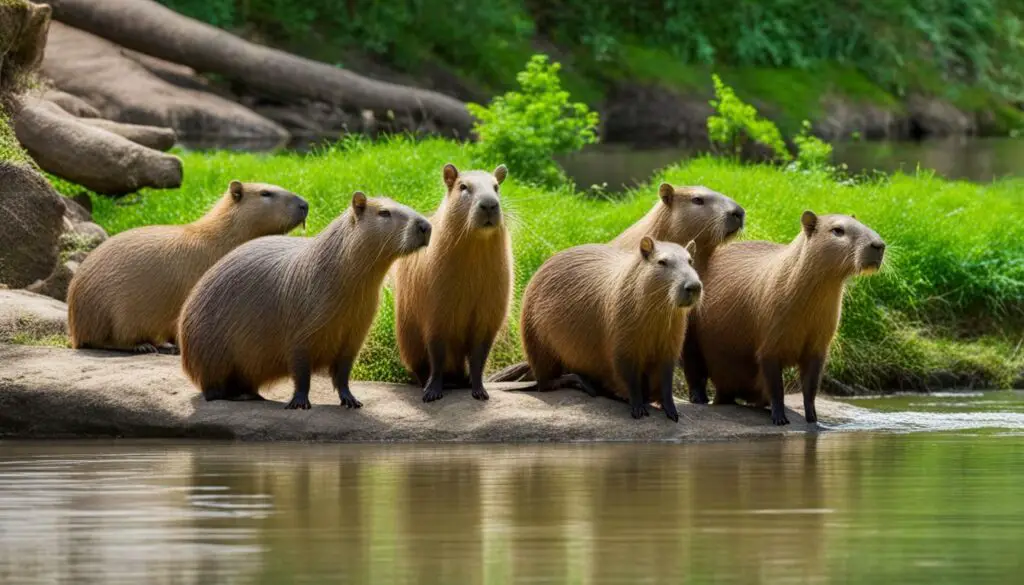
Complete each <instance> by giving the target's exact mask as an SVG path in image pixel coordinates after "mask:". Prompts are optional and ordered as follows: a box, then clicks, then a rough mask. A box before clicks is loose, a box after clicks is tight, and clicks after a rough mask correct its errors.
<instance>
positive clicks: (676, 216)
mask: <svg viewBox="0 0 1024 585" xmlns="http://www.w3.org/2000/svg"><path fill="white" fill-rule="evenodd" d="M658 196H659V197H660V198H661V203H660V205H663V206H664V207H665V209H666V211H667V212H668V214H669V215H670V217H671V220H670V222H669V226H670V227H669V233H667V234H662V235H661V239H662V240H668V241H671V242H687V241H690V240H694V241H695V242H696V243H697V245H699V246H701V248H702V249H707V250H708V251H710V249H713V248H714V247H715V246H717V245H719V244H721V243H722V242H725V241H726V240H728V239H729V238H731V237H733V236H735V235H736V234H737V233H738V232H739V231H740V230H741V229H743V220H744V217H745V216H746V212H745V211H744V210H743V208H742V207H740V205H739V204H738V203H736V202H735V201H733V200H732V199H730V198H729V197H726V196H725V195H722V194H721V193H718V192H717V191H712V190H711V189H708V188H707V187H701V186H694V187H673V186H672V185H670V184H668V183H662V184H661V186H660V187H658Z"/></svg>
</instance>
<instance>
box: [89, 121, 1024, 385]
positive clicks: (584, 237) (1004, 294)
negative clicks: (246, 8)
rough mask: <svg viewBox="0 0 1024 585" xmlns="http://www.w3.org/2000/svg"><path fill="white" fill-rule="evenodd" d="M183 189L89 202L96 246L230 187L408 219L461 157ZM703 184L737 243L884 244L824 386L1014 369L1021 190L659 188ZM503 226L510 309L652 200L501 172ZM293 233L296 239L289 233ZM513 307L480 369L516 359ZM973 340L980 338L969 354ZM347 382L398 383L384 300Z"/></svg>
mask: <svg viewBox="0 0 1024 585" xmlns="http://www.w3.org/2000/svg"><path fill="white" fill-rule="evenodd" d="M182 156H183V158H184V161H185V169H186V173H185V184H184V186H183V187H182V188H181V189H179V190H175V191H148V192H145V193H143V194H142V195H140V196H137V197H134V198H129V199H122V200H118V201H114V200H111V199H107V198H101V197H96V198H94V208H95V209H94V211H95V215H96V218H97V220H98V221H99V223H100V224H101V225H103V226H104V227H105V228H107V229H108V231H110V232H111V233H116V232H119V231H123V230H126V229H129V228H132V227H136V226H140V225H147V224H154V223H157V224H162V223H184V222H188V221H192V220H194V219H196V218H197V217H199V216H200V215H202V213H203V212H204V211H205V210H206V209H207V208H209V206H210V205H211V204H212V203H213V201H214V200H216V199H217V198H218V197H219V196H220V194H221V193H222V192H223V191H224V190H225V189H226V187H227V184H228V182H229V181H231V180H232V179H239V180H243V181H264V182H270V183H276V184H278V185H281V186H283V187H285V188H288V189H290V190H292V191H295V192H298V193H300V194H302V195H303V196H304V197H306V198H307V199H308V200H309V202H310V205H311V211H310V217H309V221H308V228H307V232H306V235H313V234H316V233H317V232H319V231H320V230H321V229H323V227H324V226H325V225H327V223H328V222H330V221H331V219H333V218H334V217H335V216H337V215H338V214H339V213H341V212H342V211H343V210H344V208H345V206H346V205H348V203H349V200H350V195H351V193H352V191H354V190H356V189H361V190H364V191H366V192H367V193H371V194H386V195H388V196H390V197H393V198H395V199H397V200H399V201H401V202H403V203H406V204H408V205H411V206H412V207H414V208H416V209H418V210H421V211H423V212H427V213H429V212H431V211H432V210H433V209H434V208H435V207H436V206H437V204H438V202H439V201H440V199H441V196H442V185H441V178H440V173H441V167H442V165H443V164H444V163H446V162H453V163H454V164H456V165H457V166H459V168H461V169H468V168H470V166H471V162H472V154H471V152H470V151H469V150H468V149H467V148H465V147H463V146H461V145H459V144H455V143H452V142H447V141H443V140H428V141H424V142H418V143H414V142H411V141H407V140H403V139H395V140H391V141H385V142H381V143H377V144H368V143H362V142H349V143H347V144H346V145H345V146H338V147H335V148H333V149H329V150H324V151H322V152H319V153H316V154H313V155H300V154H280V155H255V154H243V153H235V152H214V153H182ZM661 178H664V179H666V180H668V181H670V182H672V183H678V184H703V185H706V186H708V187H711V188H713V189H716V190H718V191H721V192H723V193H727V194H729V195H730V196H732V197H733V198H735V199H736V200H737V201H739V202H740V203H741V204H742V205H743V206H744V207H746V209H747V212H748V229H747V230H746V233H745V235H744V237H746V238H754V239H768V240H773V241H778V242H788V241H790V240H791V239H792V238H793V237H794V236H795V235H796V233H797V230H798V229H799V218H800V214H801V212H802V211H803V210H804V209H812V210H814V211H815V212H817V213H848V214H855V215H856V216H857V218H858V219H860V220H861V221H863V222H865V223H866V224H868V225H869V226H871V227H873V228H874V229H875V230H876V231H877V232H878V233H879V234H881V235H882V237H883V238H884V239H885V240H886V242H887V244H888V250H889V252H888V259H887V265H886V267H885V269H884V270H883V271H882V272H881V273H880V274H878V275H876V276H873V277H867V278H859V279H857V280H856V281H854V283H853V284H852V286H851V287H850V289H849V291H848V293H847V296H846V299H845V302H844V315H843V324H842V327H841V330H840V335H839V338H838V339H837V342H836V344H835V346H834V348H833V356H832V362H831V366H830V373H831V374H832V375H833V376H835V377H836V378H837V379H839V380H842V381H845V382H849V383H856V384H861V385H864V386H867V387H869V388H881V387H885V386H890V385H892V384H895V383H897V382H901V383H902V382H903V381H906V380H914V379H924V378H926V377H927V375H928V374H929V373H932V372H934V371H940V370H947V371H951V372H954V373H957V374H970V375H976V376H977V377H978V378H979V379H981V380H984V381H985V382H987V383H989V384H993V385H999V386H1005V385H1007V384H1009V382H1010V380H1012V379H1013V378H1014V377H1016V376H1017V375H1018V374H1019V373H1020V372H1021V370H1022V369H1024V357H1022V356H1021V353H1022V352H1020V351H1019V350H1015V348H1016V347H1017V345H1018V343H1019V341H1020V339H1021V337H1022V334H1024V326H1022V324H1024V181H1003V182H998V183H994V184H989V185H974V184H969V183H962V182H949V181H944V180H941V179H938V178H935V177H933V176H931V175H928V174H921V175H918V176H905V175H897V176H895V177H893V178H891V179H888V180H873V181H868V182H864V183H861V184H849V185H842V184H839V183H837V182H836V181H835V180H833V179H832V178H831V177H829V176H826V175H823V174H801V173H793V172H784V171H781V170H779V169H777V168H773V167H767V166H741V165H736V164H733V163H730V162H726V161H722V160H716V159H709V158H707V159H697V160H693V161H689V162H686V163H683V164H680V165H678V166H673V167H671V168H669V169H666V170H665V172H664V173H663V174H662V176H661V177H659V180H660V179H661ZM502 194H503V195H502V196H503V201H504V206H505V208H506V209H507V212H508V214H509V216H510V223H511V225H512V226H513V242H514V251H515V256H516V268H517V276H516V297H517V298H518V295H519V293H521V291H522V289H523V287H524V286H525V284H526V282H527V281H528V280H529V278H530V276H531V275H532V274H533V272H534V271H535V270H536V269H537V267H538V266H540V264H541V263H542V262H543V261H544V260H545V259H546V258H548V257H549V256H551V255H552V254H553V253H555V252H556V251H558V250H562V249H564V248H567V247H570V246H573V245H578V244H582V243H587V242H603V241H607V240H609V239H611V238H612V237H614V236H615V235H616V234H618V233H619V232H621V231H622V230H623V229H624V228H626V227H627V226H628V225H630V224H631V223H633V222H634V221H636V219H637V218H639V217H640V216H641V215H643V214H644V213H645V212H646V211H647V210H648V209H649V208H650V207H651V206H652V205H653V204H654V202H655V200H656V196H655V193H654V187H653V186H644V187H641V188H639V189H637V190H635V191H633V192H631V193H629V194H627V195H626V196H624V197H622V198H616V199H607V200H596V199H594V198H592V197H588V196H586V195H585V194H580V193H576V192H575V191H574V190H573V188H572V187H571V186H568V185H567V186H565V187H563V188H560V189H556V190H544V189H539V188H535V187H530V186H527V185H524V184H521V183H520V182H518V181H517V180H516V170H515V169H511V170H510V175H509V180H508V181H506V183H505V184H504V185H503V187H502ZM299 235H301V234H299ZM517 314H518V307H515V308H514V309H513V313H512V316H511V319H510V327H509V331H508V332H507V333H506V334H503V336H502V337H501V338H500V339H499V342H498V344H497V346H496V348H495V351H494V354H493V356H492V360H491V367H492V368H497V367H501V366H503V365H506V364H509V363H512V362H515V361H518V360H519V359H521V355H522V354H521V350H520V348H519V342H518V334H517V331H518V328H517V322H516V318H517ZM979 340H980V341H979ZM356 375H357V376H359V377H361V378H365V379H375V380H404V379H406V374H405V373H404V371H403V369H402V368H401V365H400V362H399V361H398V355H397V349H396V347H395V341H394V331H393V309H392V306H391V302H390V296H389V295H387V294H385V295H384V302H383V303H382V308H381V312H380V314H379V315H378V319H377V322H376V323H375V325H374V329H373V332H372V334H371V335H370V338H369V339H368V340H367V344H366V347H365V348H364V351H363V354H362V357H361V360H360V363H359V365H358V367H357V370H356Z"/></svg>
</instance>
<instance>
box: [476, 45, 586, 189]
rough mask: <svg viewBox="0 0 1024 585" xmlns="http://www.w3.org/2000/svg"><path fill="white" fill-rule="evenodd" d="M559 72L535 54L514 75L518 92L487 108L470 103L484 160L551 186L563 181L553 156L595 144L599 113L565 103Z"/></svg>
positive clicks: (522, 176) (566, 94) (546, 59)
mask: <svg viewBox="0 0 1024 585" xmlns="http://www.w3.org/2000/svg"><path fill="white" fill-rule="evenodd" d="M560 67H561V66H560V65H559V64H558V63H549V62H548V58H547V56H546V55H534V56H533V57H532V58H531V59H530V61H529V63H527V64H526V70H525V71H522V72H520V73H519V74H518V75H516V79H517V80H518V81H519V85H520V87H521V91H510V92H508V93H506V94H505V95H503V96H498V97H495V98H494V99H493V100H491V104H490V105H489V106H487V107H483V106H481V105H478V104H469V106H468V107H469V111H470V113H471V114H473V116H475V117H476V118H477V121H476V123H475V125H474V126H473V131H474V132H475V133H476V134H477V136H478V137H479V138H480V142H479V143H478V144H477V145H476V147H477V150H478V152H479V155H480V158H481V159H482V160H484V161H486V162H487V163H488V164H497V163H505V164H506V165H508V166H509V167H510V168H512V169H516V171H517V172H518V173H520V177H521V178H524V179H526V180H529V181H533V182H537V183H542V184H554V183H555V182H557V181H559V180H561V179H563V177H562V176H561V171H560V170H559V168H558V165H557V164H556V163H555V161H554V159H553V158H552V156H553V155H556V154H567V153H571V152H576V151H578V150H580V149H581V148H583V147H584V146H586V145H588V144H593V143H595V142H597V132H596V130H597V123H598V117H597V113H596V112H591V111H590V109H589V108H588V107H587V106H586V104H582V103H572V102H570V101H569V92H567V91H564V90H563V89H562V85H561V82H560V81H559V79H558V70H559V69H560Z"/></svg>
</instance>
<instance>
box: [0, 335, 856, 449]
mask: <svg viewBox="0 0 1024 585" xmlns="http://www.w3.org/2000/svg"><path fill="white" fill-rule="evenodd" d="M0 363H3V364H4V366H3V369H2V370H0V432H2V434H5V435H7V436H8V437H17V438H49V437H62V438H70V437H126V438H128V437H133V438H217V439H241V440H252V441H346V442H379V441H387V442H573V441H644V442H647V441H670V442H695V441H714V440H732V439H740V438H753V437H763V436H770V435H785V434H792V433H797V432H803V431H807V430H813V429H814V428H815V427H814V426H813V425H811V426H810V427H809V426H808V425H807V424H806V423H805V422H804V420H803V416H802V414H800V413H801V412H802V398H801V397H800V396H799V395H791V396H789V397H788V401H787V403H788V406H789V408H788V409H787V410H788V411H789V412H788V413H787V416H788V417H789V419H790V423H791V424H790V425H788V426H786V427H776V426H775V425H773V424H771V420H770V418H769V417H768V414H767V412H766V411H763V412H758V411H755V410H754V409H751V408H746V407H740V406H729V407H709V406H706V405H694V404H689V403H683V402H681V403H679V404H678V408H679V423H678V424H676V423H673V422H672V421H670V420H668V419H667V418H666V417H665V416H664V415H663V414H662V413H661V412H660V411H657V410H654V411H652V412H651V416H650V418H645V419H642V420H640V421H636V420H634V419H632V418H631V417H630V415H629V409H628V408H627V406H626V405H625V404H624V403H621V402H616V401H613V400H609V399H605V398H591V397H589V396H587V395H586V394H584V393H583V392H579V391H576V390H562V391H558V392H549V393H543V394H539V393H532V392H514V391H509V390H514V389H515V388H517V387H522V386H524V384H491V385H489V389H490V395H491V399H490V400H489V401H487V402H481V401H478V400H473V398H472V397H471V396H470V395H469V391H468V390H463V391H460V390H452V391H449V392H447V393H446V395H445V397H444V399H442V400H440V401H438V402H433V403H430V404H425V403H423V401H422V400H421V398H420V394H421V393H420V388H419V387H416V386H408V385H396V384H380V383H370V382H356V383H354V384H353V386H352V392H353V393H354V394H355V395H356V396H357V397H358V398H359V399H360V400H361V401H362V402H363V408H361V409H358V410H348V409H345V408H342V407H341V406H339V405H338V399H337V395H336V394H335V392H334V391H333V390H332V388H331V383H330V380H329V378H327V377H325V376H316V377H314V380H313V388H312V391H311V392H310V400H311V401H312V403H313V409H312V410H309V411H295V410H285V408H284V405H285V404H286V403H287V400H288V398H290V396H291V384H290V382H288V381H287V380H285V381H282V382H281V383H278V384H275V385H274V386H272V387H270V388H266V389H264V390H263V391H262V392H261V393H262V394H263V396H264V397H266V398H267V399H268V401H267V402H262V403H252V402H249V403H232V402H206V401H205V400H203V398H202V396H201V395H200V393H199V391H198V390H197V389H196V388H195V386H193V385H192V384H191V383H190V382H189V381H188V380H187V379H186V378H185V376H184V374H182V372H181V364H180V361H179V360H178V358H176V357H172V356H161V355H143V356H132V355H125V354H117V353H111V352H103V351H72V350H69V349H63V348H42V347H19V346H14V345H3V344H0ZM852 410H856V409H854V408H851V407H847V406H844V405H842V404H839V403H836V402H833V401H830V400H827V399H819V400H818V401H817V411H818V416H819V418H820V419H821V420H822V422H823V423H824V424H828V423H829V422H840V421H844V420H846V419H847V418H849V415H845V414H844V412H848V411H852Z"/></svg>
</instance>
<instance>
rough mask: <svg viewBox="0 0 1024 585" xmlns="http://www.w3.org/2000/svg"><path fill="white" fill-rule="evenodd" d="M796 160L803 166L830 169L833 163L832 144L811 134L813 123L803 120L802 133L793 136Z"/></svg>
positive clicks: (813, 168) (814, 168)
mask: <svg viewBox="0 0 1024 585" xmlns="http://www.w3.org/2000/svg"><path fill="white" fill-rule="evenodd" d="M793 142H794V143H795V144H796V150H797V152H796V162H797V164H799V165H800V167H801V168H805V169H812V170H828V169H829V168H830V167H831V164H832V145H831V144H829V143H828V142H825V141H824V140H822V139H820V138H818V137H817V136H815V135H813V134H811V123H810V122H809V121H807V120H804V121H803V124H802V126H801V128H800V133H799V134H797V135H796V136H794V137H793Z"/></svg>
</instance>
